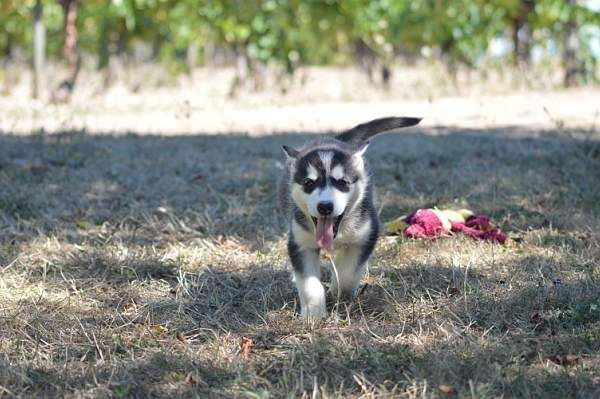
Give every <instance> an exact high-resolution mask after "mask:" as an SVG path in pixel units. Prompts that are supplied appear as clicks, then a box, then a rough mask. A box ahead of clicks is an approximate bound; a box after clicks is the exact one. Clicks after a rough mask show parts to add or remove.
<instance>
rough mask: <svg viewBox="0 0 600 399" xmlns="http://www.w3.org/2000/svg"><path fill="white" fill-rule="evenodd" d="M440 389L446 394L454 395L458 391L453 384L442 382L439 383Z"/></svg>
mask: <svg viewBox="0 0 600 399" xmlns="http://www.w3.org/2000/svg"><path fill="white" fill-rule="evenodd" d="M438 389H439V390H440V391H441V392H442V393H443V394H446V395H454V394H455V393H456V389H454V387H453V386H452V385H448V384H440V385H438Z"/></svg>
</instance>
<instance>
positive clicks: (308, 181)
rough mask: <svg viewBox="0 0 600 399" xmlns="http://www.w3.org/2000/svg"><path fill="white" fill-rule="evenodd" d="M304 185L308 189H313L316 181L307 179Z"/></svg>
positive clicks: (303, 182)
mask: <svg viewBox="0 0 600 399" xmlns="http://www.w3.org/2000/svg"><path fill="white" fill-rule="evenodd" d="M302 185H303V186H304V187H306V188H311V187H312V186H314V185H315V181H314V180H312V179H309V178H306V179H304V180H303V181H302Z"/></svg>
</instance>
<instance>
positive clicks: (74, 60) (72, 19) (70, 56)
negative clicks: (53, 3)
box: [55, 0, 81, 101]
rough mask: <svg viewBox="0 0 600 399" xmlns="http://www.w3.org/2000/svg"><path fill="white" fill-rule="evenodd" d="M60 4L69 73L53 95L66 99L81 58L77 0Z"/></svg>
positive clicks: (70, 90)
mask: <svg viewBox="0 0 600 399" xmlns="http://www.w3.org/2000/svg"><path fill="white" fill-rule="evenodd" d="M60 4H61V5H62V8H63V14H64V18H65V24H64V30H65V43H64V46H63V54H64V56H65V59H66V60H67V65H68V69H69V74H68V77H67V79H65V80H64V81H63V82H62V83H61V84H60V86H59V88H58V90H57V93H55V96H56V97H57V98H56V99H57V100H59V101H68V99H69V98H70V97H71V94H72V93H73V89H74V88H75V82H76V81H77V75H79V68H80V66H81V60H80V58H79V54H78V52H77V33H78V32H77V12H78V2H77V0H61V1H60Z"/></svg>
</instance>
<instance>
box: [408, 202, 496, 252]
mask: <svg viewBox="0 0 600 399" xmlns="http://www.w3.org/2000/svg"><path fill="white" fill-rule="evenodd" d="M406 223H407V224H408V226H407V227H406V229H404V235H405V236H406V237H411V238H425V239H433V238H437V237H440V236H443V235H446V234H448V233H449V231H448V230H447V229H445V228H444V226H443V224H442V221H441V220H440V218H439V217H438V215H437V214H436V213H435V212H434V211H433V210H431V209H419V210H418V211H416V212H415V213H412V214H410V215H408V216H407V217H406ZM452 231H453V232H458V233H463V234H466V235H468V236H471V237H473V238H478V239H482V240H488V241H492V242H498V243H500V244H504V243H505V242H506V239H507V237H506V234H504V233H503V232H502V231H501V230H500V229H499V228H498V227H495V226H494V225H493V224H492V223H491V222H490V218H489V216H486V215H473V216H470V217H469V218H468V219H467V220H466V222H465V223H460V222H452Z"/></svg>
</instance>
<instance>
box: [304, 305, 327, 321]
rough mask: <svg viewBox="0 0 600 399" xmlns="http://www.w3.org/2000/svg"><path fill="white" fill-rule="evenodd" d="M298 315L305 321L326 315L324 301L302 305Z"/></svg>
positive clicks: (318, 318) (320, 318) (322, 317)
mask: <svg viewBox="0 0 600 399" xmlns="http://www.w3.org/2000/svg"><path fill="white" fill-rule="evenodd" d="M300 316H301V317H302V318H303V319H304V320H306V321H316V320H322V319H324V318H325V317H326V316H327V311H326V309H325V303H323V304H315V305H311V306H306V307H303V308H302V310H301V311H300Z"/></svg>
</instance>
